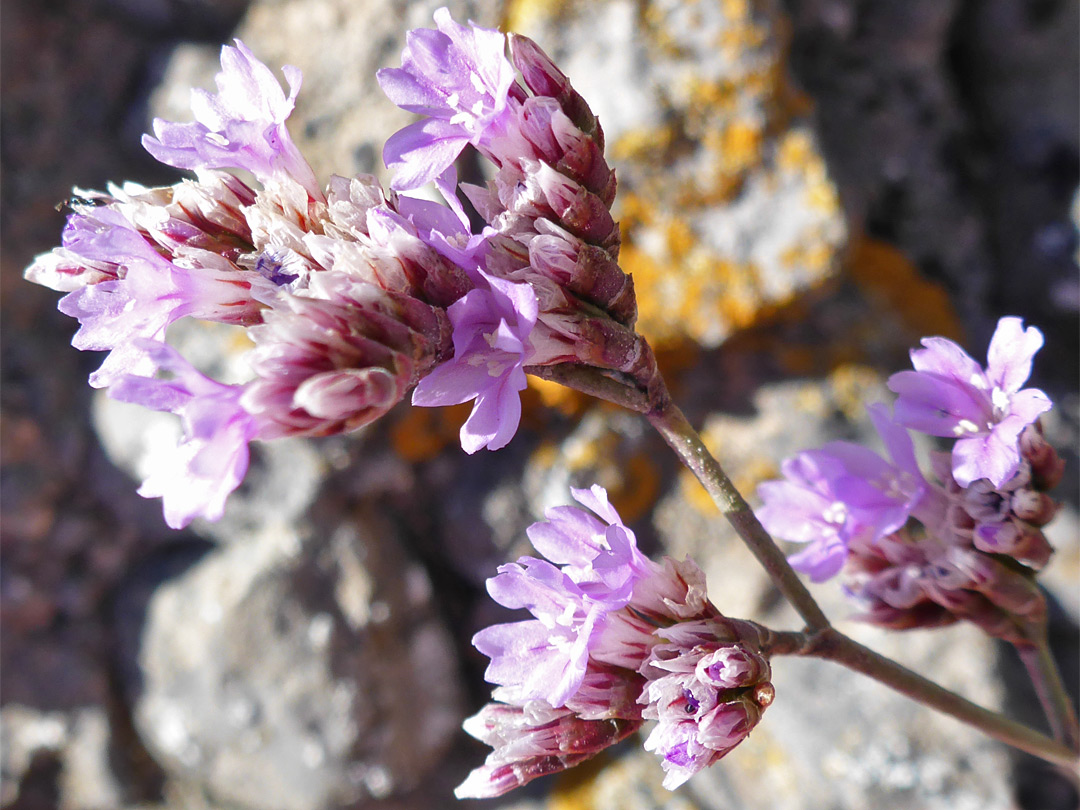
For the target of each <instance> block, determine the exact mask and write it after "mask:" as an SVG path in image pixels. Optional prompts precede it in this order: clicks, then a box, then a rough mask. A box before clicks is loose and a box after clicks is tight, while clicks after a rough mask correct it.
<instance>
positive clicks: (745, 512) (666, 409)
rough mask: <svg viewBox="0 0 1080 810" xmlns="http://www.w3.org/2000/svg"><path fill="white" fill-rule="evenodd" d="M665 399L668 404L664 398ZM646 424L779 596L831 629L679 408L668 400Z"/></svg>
mask: <svg viewBox="0 0 1080 810" xmlns="http://www.w3.org/2000/svg"><path fill="white" fill-rule="evenodd" d="M665 399H666V398H665ZM647 418H648V420H649V422H650V423H652V426H653V427H655V428H656V429H657V430H658V431H659V432H660V435H661V436H663V437H664V440H665V441H666V442H667V443H668V444H669V445H670V446H671V448H672V449H673V450H674V451H675V453H676V454H677V455H678V456H679V458H680V459H681V460H682V462H683V464H685V465H686V466H687V467H689V468H690V471H691V472H692V473H694V475H695V476H697V479H698V481H700V482H701V485H702V486H703V487H705V490H706V492H708V493H709V496H710V497H711V498H712V499H713V502H714V503H715V504H716V505H717V506H718V507H719V508H720V511H721V512H722V513H723V515H724V517H725V518H727V520H728V523H730V524H731V526H732V528H734V529H735V531H736V533H737V534H738V535H739V537H740V538H741V539H742V541H743V542H744V543H745V544H746V546H747V548H749V549H750V551H751V552H752V553H753V555H754V556H755V557H757V560H758V562H759V563H760V564H761V566H762V567H763V568H764V569H765V571H766V573H768V575H769V577H770V578H771V579H772V581H773V582H774V583H775V584H776V587H777V588H778V589H779V590H780V593H782V594H783V595H784V597H785V598H786V599H787V600H788V602H790V603H791V605H792V606H793V607H794V608H795V610H797V611H798V613H799V615H800V616H801V617H802V619H803V621H804V622H806V626H807V627H808V628H810V629H811V630H820V629H823V628H826V627H828V626H829V620H828V618H826V616H825V614H824V612H822V610H821V608H820V607H818V604H817V602H815V601H814V597H813V596H811V595H810V591H808V590H807V589H806V586H805V585H803V583H802V580H800V579H799V577H798V576H797V575H796V574H795V572H794V571H793V570H792V568H791V566H790V565H789V564H788V561H787V558H786V557H785V556H784V553H783V552H782V551H781V550H780V549H779V548H777V546H776V543H775V542H774V541H773V539H772V537H770V536H769V533H768V532H766V531H765V527H764V526H762V525H761V522H760V521H759V520H758V519H757V516H755V515H754V511H753V510H752V509H751V508H750V505H749V504H747V502H746V501H745V500H744V499H743V497H742V495H740V494H739V491H738V490H737V489H736V488H735V485H734V484H733V483H731V479H730V478H728V477H727V474H726V473H725V472H724V470H723V468H722V467H721V466H720V464H719V462H718V461H717V460H716V459H715V458H713V455H712V453H710V452H709V449H708V448H707V447H706V446H705V443H704V442H703V441H702V440H701V436H700V435H698V432H697V431H696V430H694V428H693V427H692V426H691V425H690V423H689V422H688V421H686V417H685V416H683V412H682V411H680V410H679V408H678V406H676V405H675V404H674V403H672V402H671V401H670V399H666V401H665V402H663V403H662V404H661V406H660V407H659V408H657V409H654V410H652V411H650V412H649V413H648V414H647Z"/></svg>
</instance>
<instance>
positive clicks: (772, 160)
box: [507, 0, 846, 346]
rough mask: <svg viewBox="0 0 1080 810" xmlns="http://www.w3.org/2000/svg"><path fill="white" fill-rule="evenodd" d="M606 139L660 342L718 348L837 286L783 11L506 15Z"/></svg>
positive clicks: (832, 229)
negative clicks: (783, 308)
mask: <svg viewBox="0 0 1080 810" xmlns="http://www.w3.org/2000/svg"><path fill="white" fill-rule="evenodd" d="M507 26H508V27H509V28H510V29H512V30H515V31H520V32H521V33H524V34H526V35H528V36H531V37H533V38H534V39H536V40H537V41H538V42H540V43H541V44H542V46H543V47H545V48H546V49H548V51H549V52H550V53H551V55H552V57H553V58H554V59H555V61H556V63H557V64H559V65H560V67H561V68H562V69H563V70H565V71H566V73H567V75H568V76H569V77H570V80H571V81H572V82H573V83H574V86H575V88H576V89H577V90H578V91H579V92H580V93H581V94H582V95H583V96H584V97H585V98H586V99H587V100H588V101H589V103H590V105H591V106H592V108H593V111H594V112H596V114H597V115H598V117H599V119H600V123H601V124H602V125H603V127H604V134H605V136H606V140H607V153H608V156H609V158H610V159H611V161H612V163H613V165H614V166H615V170H616V173H617V175H618V180H619V197H618V199H617V202H616V206H615V216H616V218H617V219H619V220H620V221H621V226H622V233H623V246H622V249H621V252H620V263H621V264H622V267H623V269H624V270H626V271H627V272H629V273H633V275H634V284H635V286H636V289H637V294H638V308H639V312H640V320H639V327H640V329H641V331H642V332H643V333H644V334H645V335H646V336H648V337H649V338H650V339H653V340H654V341H658V342H660V343H665V342H678V341H679V340H685V339H690V340H693V341H696V342H698V343H701V344H704V345H706V346H716V345H717V344H719V343H720V342H721V341H723V340H724V339H725V338H726V337H728V336H729V335H730V334H731V333H732V332H734V331H735V330H738V329H740V328H742V327H745V326H747V325H749V324H751V323H754V322H755V321H757V320H758V319H759V318H760V317H761V316H762V314H763V313H764V312H766V311H767V310H769V309H770V308H772V307H775V306H776V305H779V304H783V303H785V302H787V301H789V300H790V299H791V298H792V297H793V296H795V295H796V294H797V293H799V292H800V291H804V290H806V289H808V288H812V287H814V286H816V285H818V284H820V283H821V282H823V281H824V280H825V279H827V278H830V277H831V276H832V275H833V274H834V272H835V269H836V267H835V260H836V258H837V254H838V251H839V250H840V248H841V246H842V245H843V242H844V239H845V234H846V226H845V224H844V220H843V217H842V215H841V211H840V206H839V201H838V199H837V196H836V190H835V187H834V186H833V183H832V181H831V179H830V178H829V175H828V172H827V171H826V168H825V164H824V162H823V160H822V157H821V154H820V151H819V149H818V146H817V142H816V137H815V135H814V134H813V131H812V129H811V128H810V120H809V118H808V115H807V113H808V110H809V107H808V105H807V103H806V101H805V99H802V98H800V97H798V96H797V95H796V94H795V93H794V92H793V90H792V88H791V87H790V86H789V84H788V79H787V76H786V65H785V63H784V47H785V44H784V40H783V34H782V31H783V28H782V24H781V13H780V10H779V8H778V5H777V3H775V2H772V1H771V0H770V1H769V2H748V0H725V2H718V3H682V2H673V1H672V0H650V2H646V3H637V2H630V0H590V2H585V3H558V4H548V3H535V2H531V0H511V1H510V2H508V3H507Z"/></svg>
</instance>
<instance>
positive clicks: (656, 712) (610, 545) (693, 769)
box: [456, 485, 773, 798]
mask: <svg viewBox="0 0 1080 810" xmlns="http://www.w3.org/2000/svg"><path fill="white" fill-rule="evenodd" d="M573 495H574V498H575V499H576V500H577V501H578V502H579V503H580V504H581V505H582V506H585V507H587V509H588V510H589V511H586V510H585V509H581V508H578V507H575V506H562V507H556V508H554V509H551V510H549V511H548V513H547V520H545V521H541V522H539V523H536V524H534V525H533V526H531V527H530V528H529V531H528V534H529V539H530V540H531V541H532V544H533V546H534V547H535V548H536V549H537V551H539V552H540V553H541V554H542V555H543V556H544V557H545V558H546V559H537V558H532V557H524V558H522V559H521V560H519V561H518V562H517V563H512V564H509V565H505V566H502V567H501V568H500V569H499V573H498V575H497V576H495V577H493V578H492V579H490V580H488V591H489V593H490V594H491V596H492V598H494V599H495V601H497V602H498V603H499V604H501V605H504V606H506V607H510V608H525V609H527V610H528V611H529V612H530V613H531V614H532V615H533V617H534V618H533V619H530V620H527V621H520V622H512V623H509V624H500V625H495V626H493V627H488V628H486V629H484V630H482V631H480V632H479V633H477V635H476V636H475V638H474V639H473V643H474V644H475V645H476V647H477V649H478V650H480V652H482V653H484V654H485V655H487V656H488V657H489V658H490V659H491V663H490V665H489V666H488V669H487V673H486V677H487V679H488V680H489V681H490V682H492V683H494V684H497V685H498V688H497V689H495V691H494V693H493V698H494V699H495V701H496V702H494V703H490V704H488V705H487V706H486V707H484V709H482V710H481V711H480V713H479V714H477V715H476V716H474V717H472V718H470V720H468V721H466V724H465V729H466V731H468V732H469V733H471V734H472V735H473V736H475V737H477V738H478V739H480V740H482V741H484V742H486V743H488V744H489V745H491V746H492V747H493V748H494V749H495V750H494V751H493V752H492V753H491V754H490V755H489V756H488V759H487V762H486V763H485V764H484V765H483V766H482V767H480V768H477V769H476V770H474V771H473V772H472V773H471V774H470V775H469V778H468V779H467V780H466V781H465V782H464V783H463V784H462V785H461V786H460V787H459V788H458V789H457V791H456V793H457V795H458V797H459V798H466V797H475V798H485V797H491V796H498V795H501V794H503V793H505V792H507V791H509V790H512V789H513V788H516V787H518V786H520V785H523V784H525V783H527V782H529V781H530V780H532V779H535V778H536V777H538V776H543V775H545V774H548V773H552V772H555V771H559V770H562V769H564V768H567V767H570V766H572V765H576V764H577V763H578V762H581V761H582V760H584V759H587V758H589V757H591V756H594V755H595V754H597V753H599V752H600V751H601V750H603V749H604V748H607V747H608V746H610V745H612V744H614V743H616V742H618V741H619V740H621V739H623V738H624V737H626V736H628V735H629V734H630V733H631V732H633V731H634V730H636V729H637V728H639V727H640V726H641V725H642V724H643V723H644V722H645V721H646V720H655V721H657V724H656V727H655V728H654V730H653V731H652V732H651V734H650V735H649V737H648V739H647V740H646V742H645V747H646V749H647V750H650V751H655V752H656V753H657V754H658V755H659V756H660V758H661V765H662V767H663V769H664V771H665V772H666V775H665V778H664V786H665V787H667V788H668V789H672V790H673V789H675V788H676V787H678V786H679V785H681V784H682V783H683V782H685V781H686V780H687V779H689V778H690V777H691V776H692V775H693V774H695V773H697V772H698V771H700V770H701V769H703V768H706V767H708V766H709V765H711V764H713V763H714V762H716V761H717V760H718V759H720V757H722V756H724V755H725V754H726V753H727V752H728V751H730V750H731V749H732V748H734V747H735V746H736V745H738V743H739V742H741V741H742V740H743V739H745V738H746V736H747V735H748V734H749V733H750V731H751V730H752V729H753V728H754V726H756V725H757V723H758V721H759V720H760V719H761V714H762V712H763V711H764V709H765V708H766V707H767V706H768V705H769V704H770V703H771V702H772V699H773V687H772V684H771V683H769V678H770V669H769V664H768V662H767V661H766V659H765V658H764V657H763V655H762V653H761V649H762V646H763V642H764V637H763V634H764V633H766V632H767V631H763V630H762V629H761V628H759V627H758V626H757V625H755V624H752V623H750V622H744V621H737V620H732V619H727V618H725V617H724V616H722V615H721V614H720V613H719V611H718V610H717V609H716V608H715V607H714V606H713V605H712V603H711V602H709V600H708V598H707V596H706V593H705V577H704V575H703V574H702V572H701V570H700V569H699V568H698V567H697V566H696V565H695V564H694V563H693V562H692V561H690V560H685V561H683V562H675V561H674V560H672V559H670V558H665V559H664V561H663V563H656V562H654V561H653V560H651V559H649V558H648V557H646V556H645V555H644V554H642V553H641V552H640V551H639V550H638V548H637V543H636V540H635V538H634V534H633V532H632V531H631V530H630V529H628V528H627V527H626V526H625V525H624V524H623V523H622V520H621V519H620V518H619V515H618V513H617V512H616V511H615V509H614V508H613V507H612V506H611V504H610V503H609V502H608V499H607V493H606V492H605V491H604V490H603V489H602V488H601V487H600V486H597V485H594V486H593V487H592V488H591V489H588V490H573Z"/></svg>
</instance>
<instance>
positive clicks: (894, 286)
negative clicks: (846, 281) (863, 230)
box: [847, 235, 963, 342]
mask: <svg viewBox="0 0 1080 810" xmlns="http://www.w3.org/2000/svg"><path fill="white" fill-rule="evenodd" d="M847 269H848V271H849V272H850V274H851V278H852V279H854V281H855V282H856V283H857V284H858V285H859V286H860V287H862V288H863V289H864V290H865V291H866V292H867V293H868V294H869V295H873V296H876V297H878V298H880V299H882V300H883V301H884V303H885V305H886V307H887V308H888V309H889V310H890V311H892V312H895V313H898V314H899V315H900V316H901V317H902V318H903V319H904V321H905V323H907V324H908V325H909V326H910V327H911V328H912V330H913V331H915V332H916V333H918V334H921V335H941V336H942V337H948V338H952V339H953V340H957V341H961V342H962V340H963V329H962V328H961V326H960V320H959V318H958V316H957V314H956V311H955V310H954V309H953V306H952V303H951V302H950V301H949V298H948V295H946V293H945V290H944V289H942V287H941V286H940V285H938V284H935V283H933V282H931V281H927V280H926V279H925V278H923V277H922V275H921V274H920V273H919V269H918V268H917V267H916V266H915V265H914V264H913V263H912V261H911V260H910V259H908V258H907V256H905V255H904V254H903V253H901V252H900V251H899V250H898V249H897V248H895V247H894V246H892V245H889V244H887V243H885V242H882V241H879V240H877V239H873V238H871V237H868V236H866V235H860V236H859V237H857V238H855V240H854V243H853V244H852V246H851V250H850V254H849V258H848V261H847Z"/></svg>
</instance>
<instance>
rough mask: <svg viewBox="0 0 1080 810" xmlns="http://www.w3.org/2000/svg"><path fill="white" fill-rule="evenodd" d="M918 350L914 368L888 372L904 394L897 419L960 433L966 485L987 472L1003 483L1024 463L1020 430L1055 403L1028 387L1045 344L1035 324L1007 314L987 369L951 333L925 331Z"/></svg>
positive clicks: (956, 464)
mask: <svg viewBox="0 0 1080 810" xmlns="http://www.w3.org/2000/svg"><path fill="white" fill-rule="evenodd" d="M922 345H923V347H924V348H922V349H916V350H912V352H911V364H912V366H914V368H915V370H914V371H901V372H899V373H897V374H894V375H892V377H890V378H889V388H891V389H892V390H893V391H894V392H895V393H897V394H898V395H899V398H898V399H897V402H896V420H897V421H898V422H899V423H901V424H903V425H905V426H907V427H910V428H914V429H915V430H919V431H922V432H923V433H928V434H930V435H931V436H947V437H952V438H955V439H956V440H957V441H956V444H955V445H953V451H952V452H953V471H952V472H953V476H954V477H955V478H956V480H957V481H958V482H959V483H960V484H961V485H963V486H967V485H968V484H970V483H971V482H972V481H976V480H978V479H980V478H987V479H989V480H990V482H991V483H992V484H993V485H994V486H1001V485H1003V484H1004V483H1005V482H1006V481H1007V480H1008V479H1009V478H1010V477H1011V476H1012V475H1014V474H1015V473H1016V470H1017V468H1018V467H1019V466H1020V449H1019V436H1020V433H1021V432H1022V431H1023V429H1024V428H1025V427H1026V426H1028V425H1030V424H1031V423H1032V422H1034V421H1035V420H1036V419H1037V418H1038V417H1039V415H1040V414H1042V413H1045V412H1046V411H1048V410H1049V409H1050V407H1051V402H1050V399H1049V398H1048V397H1047V396H1046V394H1044V393H1043V392H1042V391H1040V390H1039V389H1037V388H1027V389H1023V390H1021V386H1022V385H1023V384H1024V383H1025V382H1026V381H1027V379H1028V377H1029V376H1030V375H1031V361H1032V358H1033V357H1034V355H1035V353H1036V352H1037V351H1038V350H1039V349H1040V348H1041V347H1042V345H1043V336H1042V333H1041V332H1040V331H1039V330H1038V329H1036V328H1035V327H1033V326H1032V327H1028V328H1027V329H1024V328H1023V322H1022V321H1021V319H1020V318H1002V319H1001V320H1000V321H998V326H997V329H996V331H995V332H994V335H993V337H992V338H991V340H990V348H989V351H988V353H987V365H986V368H985V369H983V368H982V367H981V366H980V365H979V364H978V363H977V362H975V361H974V360H973V359H972V358H971V357H970V356H969V355H968V354H967V352H965V351H964V350H963V349H962V348H960V347H959V346H958V345H957V344H955V343H954V342H952V341H951V340H947V339H945V338H940V337H933V338H924V339H923V341H922Z"/></svg>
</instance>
